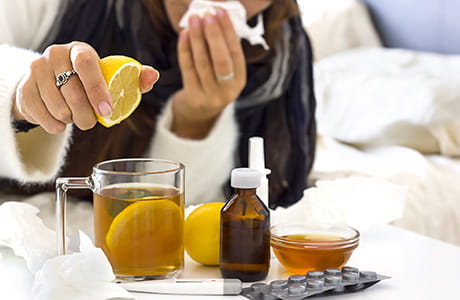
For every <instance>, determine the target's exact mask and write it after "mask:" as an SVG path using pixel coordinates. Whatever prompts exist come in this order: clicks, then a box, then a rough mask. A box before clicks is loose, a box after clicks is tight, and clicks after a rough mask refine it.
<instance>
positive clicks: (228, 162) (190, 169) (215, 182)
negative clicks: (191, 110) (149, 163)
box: [149, 101, 238, 205]
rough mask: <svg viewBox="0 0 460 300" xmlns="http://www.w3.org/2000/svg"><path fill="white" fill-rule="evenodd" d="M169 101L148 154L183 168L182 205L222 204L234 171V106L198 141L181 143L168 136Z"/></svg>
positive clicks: (170, 135) (169, 133)
mask: <svg viewBox="0 0 460 300" xmlns="http://www.w3.org/2000/svg"><path fill="white" fill-rule="evenodd" d="M172 118H173V115H172V109H171V101H169V103H168V105H167V106H166V107H165V110H164V111H163V113H162V114H161V115H160V117H159V120H158V123H157V129H156V134H155V138H154V139H153V141H152V145H151V148H150V151H149V155H150V156H151V157H154V158H163V159H169V160H174V161H179V162H181V163H183V164H184V165H185V203H186V205H192V204H198V203H206V202H218V201H224V200H225V196H224V194H223V192H222V187H223V185H224V184H225V182H226V181H227V180H228V178H229V176H230V172H231V170H232V168H233V167H234V164H235V162H234V152H235V150H236V146H237V138H238V126H237V124H236V120H235V119H234V105H233V104H230V105H228V106H227V107H226V108H225V110H224V111H223V112H222V114H221V115H220V116H219V118H218V120H217V121H216V123H215V124H214V127H213V128H212V129H211V132H210V133H209V134H208V136H207V137H206V138H204V139H202V140H191V139H184V138H180V137H178V136H176V135H175V134H174V133H173V132H171V130H170V128H171V124H172Z"/></svg>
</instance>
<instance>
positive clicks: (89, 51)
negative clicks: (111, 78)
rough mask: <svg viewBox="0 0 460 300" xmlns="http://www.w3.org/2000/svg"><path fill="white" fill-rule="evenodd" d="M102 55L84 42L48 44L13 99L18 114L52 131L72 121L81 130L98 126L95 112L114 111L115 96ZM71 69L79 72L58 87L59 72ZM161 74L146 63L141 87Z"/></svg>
mask: <svg viewBox="0 0 460 300" xmlns="http://www.w3.org/2000/svg"><path fill="white" fill-rule="evenodd" d="M99 59H100V58H99V55H98V54H97V52H96V51H95V50H94V49H93V48H92V47H91V46H90V45H88V44H85V43H82V42H72V43H69V44H65V45H52V46H50V47H48V48H47V49H46V50H45V52H44V53H43V55H41V56H40V57H39V58H37V59H36V60H34V61H33V62H32V63H31V65H30V68H29V70H28V72H27V74H26V75H25V76H24V77H23V78H22V80H21V81H20V83H19V85H18V88H17V90H16V97H15V100H14V103H13V116H14V118H15V119H16V120H26V121H28V122H30V123H33V124H38V125H40V126H41V127H43V129H44V130H45V131H47V132H48V133H51V134H57V133H60V132H62V131H64V129H65V127H66V124H69V123H74V124H75V125H76V126H77V127H78V128H80V129H81V130H88V129H90V128H92V127H94V125H95V124H96V116H95V114H94V113H95V112H97V113H98V114H99V115H102V116H108V115H110V114H111V113H112V99H111V98H110V93H109V90H108V88H107V83H106V82H105V80H104V77H103V76H102V72H101V69H100V67H99ZM71 70H74V71H75V72H76V74H75V75H71V76H70V78H69V80H68V82H67V83H65V84H64V85H62V86H61V87H60V88H59V87H57V86H56V76H57V75H58V74H60V73H63V72H67V71H71ZM157 77H158V75H157V73H156V72H155V71H154V70H153V69H152V68H151V67H143V70H142V73H141V78H140V85H141V90H142V91H143V92H147V91H149V90H150V89H151V88H152V85H153V83H154V82H155V81H156V80H157V79H158V78H157Z"/></svg>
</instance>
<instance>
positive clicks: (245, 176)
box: [230, 168, 261, 189]
mask: <svg viewBox="0 0 460 300" xmlns="http://www.w3.org/2000/svg"><path fill="white" fill-rule="evenodd" d="M260 177H261V174H260V172H259V171H257V170H255V169H250V168H237V169H233V170H232V175H231V179H230V184H231V186H232V187H234V188H239V189H255V188H257V187H259V186H260Z"/></svg>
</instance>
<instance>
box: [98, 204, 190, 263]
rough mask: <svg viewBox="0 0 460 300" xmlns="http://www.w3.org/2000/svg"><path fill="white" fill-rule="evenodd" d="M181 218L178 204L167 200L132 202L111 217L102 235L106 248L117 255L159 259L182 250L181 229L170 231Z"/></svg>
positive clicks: (152, 259) (141, 258)
mask: <svg viewBox="0 0 460 300" xmlns="http://www.w3.org/2000/svg"><path fill="white" fill-rule="evenodd" d="M182 218H183V216H182V214H181V211H180V208H179V206H178V205H177V204H176V203H174V202H172V201H170V200H141V201H138V202H135V203H133V204H130V205H129V206H127V207H126V208H125V209H123V210H122V211H121V212H120V213H119V214H118V215H117V216H116V217H115V218H114V219H113V221H112V224H111V225H110V228H109V230H108V232H107V235H106V238H105V241H106V244H107V248H108V249H109V251H110V252H112V253H113V254H115V255H116V256H119V257H127V258H129V257H130V256H133V255H136V256H138V259H139V260H149V261H155V260H158V259H159V260H161V259H162V258H165V257H168V256H170V255H172V254H173V252H175V251H177V250H181V249H182V248H181V246H180V245H181V243H182V236H181V235H182V230H180V231H179V232H175V231H174V227H177V226H181V224H180V222H181V220H182ZM178 233H179V234H178Z"/></svg>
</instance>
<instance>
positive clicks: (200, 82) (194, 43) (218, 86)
mask: <svg viewBox="0 0 460 300" xmlns="http://www.w3.org/2000/svg"><path fill="white" fill-rule="evenodd" d="M178 56H179V66H180V69H181V73H182V81H183V88H182V89H181V90H179V91H178V92H177V93H176V94H175V95H174V96H173V106H172V108H173V115H174V118H173V119H174V120H173V127H172V130H173V132H175V133H176V134H177V135H179V136H182V137H188V138H195V139H197V138H203V137H205V136H206V135H207V134H208V132H209V130H210V129H211V128H212V126H213V124H214V122H215V120H216V119H217V118H218V116H219V115H220V113H221V112H222V111H223V110H224V108H225V107H226V106H227V105H228V104H230V103H232V102H233V101H235V100H236V99H237V97H238V96H239V94H240V93H241V91H242V89H243V88H244V86H245V85H246V61H245V57H244V54H243V49H242V46H241V43H240V39H239V37H238V36H237V34H236V33H235V30H234V29H233V25H232V23H231V21H230V18H229V16H228V14H227V12H226V11H225V10H223V9H217V14H216V15H212V14H206V15H205V16H204V18H202V19H201V18H200V17H198V16H192V17H191V18H190V20H189V29H188V30H183V31H182V32H181V33H180V36H179V42H178Z"/></svg>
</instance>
